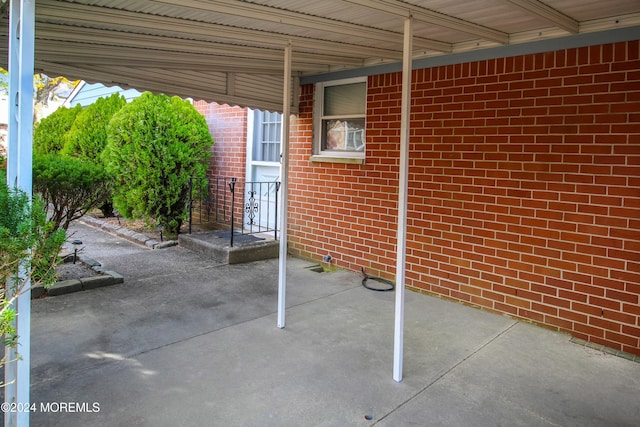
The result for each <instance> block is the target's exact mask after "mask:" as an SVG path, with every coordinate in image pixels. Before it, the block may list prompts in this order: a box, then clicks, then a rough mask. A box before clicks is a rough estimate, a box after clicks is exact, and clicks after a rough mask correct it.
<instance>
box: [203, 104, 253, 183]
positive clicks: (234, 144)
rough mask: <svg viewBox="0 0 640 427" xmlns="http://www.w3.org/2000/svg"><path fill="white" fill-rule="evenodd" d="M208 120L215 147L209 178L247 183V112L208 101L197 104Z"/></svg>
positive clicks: (243, 109)
mask: <svg viewBox="0 0 640 427" xmlns="http://www.w3.org/2000/svg"><path fill="white" fill-rule="evenodd" d="M194 106H195V107H196V109H197V110H198V111H199V112H200V114H202V115H203V116H204V117H205V119H206V120H207V124H208V125H209V132H210V133H211V136H213V140H214V141H215V143H214V144H213V148H212V150H211V163H210V166H209V170H208V172H207V176H208V177H209V178H213V177H226V178H233V177H236V178H238V179H239V180H243V179H244V175H245V170H246V152H247V109H246V108H240V107H230V106H228V105H220V104H216V103H207V102H204V101H196V102H194Z"/></svg>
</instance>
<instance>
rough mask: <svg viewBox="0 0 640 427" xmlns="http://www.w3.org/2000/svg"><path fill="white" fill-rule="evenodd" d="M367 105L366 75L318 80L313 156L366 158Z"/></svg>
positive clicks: (316, 157) (319, 157)
mask: <svg viewBox="0 0 640 427" xmlns="http://www.w3.org/2000/svg"><path fill="white" fill-rule="evenodd" d="M366 109H367V83H366V80H365V79H363V78H358V79H348V80H339V81H334V82H324V83H318V85H317V86H316V99H315V108H314V114H315V117H314V130H315V141H314V154H315V156H314V158H313V159H312V160H319V161H322V160H326V159H339V158H343V159H364V156H365V125H366V123H365V118H366V112H367V111H366Z"/></svg>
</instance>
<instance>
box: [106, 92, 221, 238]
mask: <svg viewBox="0 0 640 427" xmlns="http://www.w3.org/2000/svg"><path fill="white" fill-rule="evenodd" d="M212 144H213V139H212V137H211V135H210V134H209V129H208V126H207V123H206V121H205V119H204V117H203V116H202V115H201V114H200V113H198V111H197V110H196V109H195V107H194V106H193V105H192V104H191V103H190V102H188V101H185V100H182V99H180V98H178V97H169V96H166V95H154V94H152V93H149V92H147V93H144V94H142V96H140V97H139V98H137V99H135V100H133V101H132V102H130V103H129V104H127V105H125V106H124V107H123V108H122V109H121V110H120V111H118V112H117V113H116V114H115V115H114V116H113V118H112V120H111V122H110V123H109V127H108V143H107V147H106V148H105V150H104V152H103V159H104V162H105V166H106V167H107V170H108V172H109V173H110V174H111V175H113V176H114V177H117V178H116V179H117V182H116V186H115V189H114V205H115V207H116V208H117V209H118V210H119V212H120V213H121V214H122V215H123V216H125V217H127V218H131V217H133V218H151V219H153V220H155V221H156V222H157V223H160V224H162V225H163V226H164V228H165V230H166V232H167V233H168V234H174V235H175V234H177V233H178V232H179V231H180V226H181V225H182V222H183V221H184V220H186V219H187V218H188V209H187V202H188V197H189V179H190V178H191V177H192V176H193V177H198V178H204V176H205V172H206V169H207V160H208V159H209V156H210V148H211V145H212Z"/></svg>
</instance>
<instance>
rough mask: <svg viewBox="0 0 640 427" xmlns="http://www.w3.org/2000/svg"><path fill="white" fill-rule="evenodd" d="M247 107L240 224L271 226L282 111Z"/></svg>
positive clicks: (276, 216) (276, 217)
mask: <svg viewBox="0 0 640 427" xmlns="http://www.w3.org/2000/svg"><path fill="white" fill-rule="evenodd" d="M248 111H249V112H248V114H249V120H248V123H247V124H248V125H247V133H248V135H247V174H246V180H245V182H246V184H245V189H244V192H245V196H244V200H245V211H244V228H245V229H247V230H249V231H266V230H275V229H276V228H277V225H278V221H279V215H280V206H279V205H280V192H279V189H280V153H281V151H280V142H281V141H282V115H281V114H280V113H272V112H269V111H259V110H248Z"/></svg>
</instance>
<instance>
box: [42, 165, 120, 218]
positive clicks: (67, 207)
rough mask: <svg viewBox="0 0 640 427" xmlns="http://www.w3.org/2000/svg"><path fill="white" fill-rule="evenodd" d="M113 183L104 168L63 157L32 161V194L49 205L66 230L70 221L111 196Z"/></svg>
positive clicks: (54, 216)
mask: <svg viewBox="0 0 640 427" xmlns="http://www.w3.org/2000/svg"><path fill="white" fill-rule="evenodd" d="M111 184H112V180H111V178H110V176H109V175H108V174H107V172H106V171H105V170H104V168H103V167H102V165H97V164H95V163H93V162H90V161H86V160H85V161H83V160H80V159H76V158H73V157H64V156H61V155H56V154H50V155H39V156H35V157H34V159H33V191H34V192H37V193H39V194H40V195H41V196H42V198H43V199H44V202H45V206H50V209H51V221H52V222H53V223H54V224H55V226H56V228H62V229H64V230H66V229H67V228H69V224H71V221H73V220H75V219H78V218H80V217H81V216H82V215H84V214H85V213H87V211H89V209H91V208H94V207H96V206H100V205H101V204H103V203H104V202H105V200H107V199H108V198H109V197H110V196H111Z"/></svg>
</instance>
